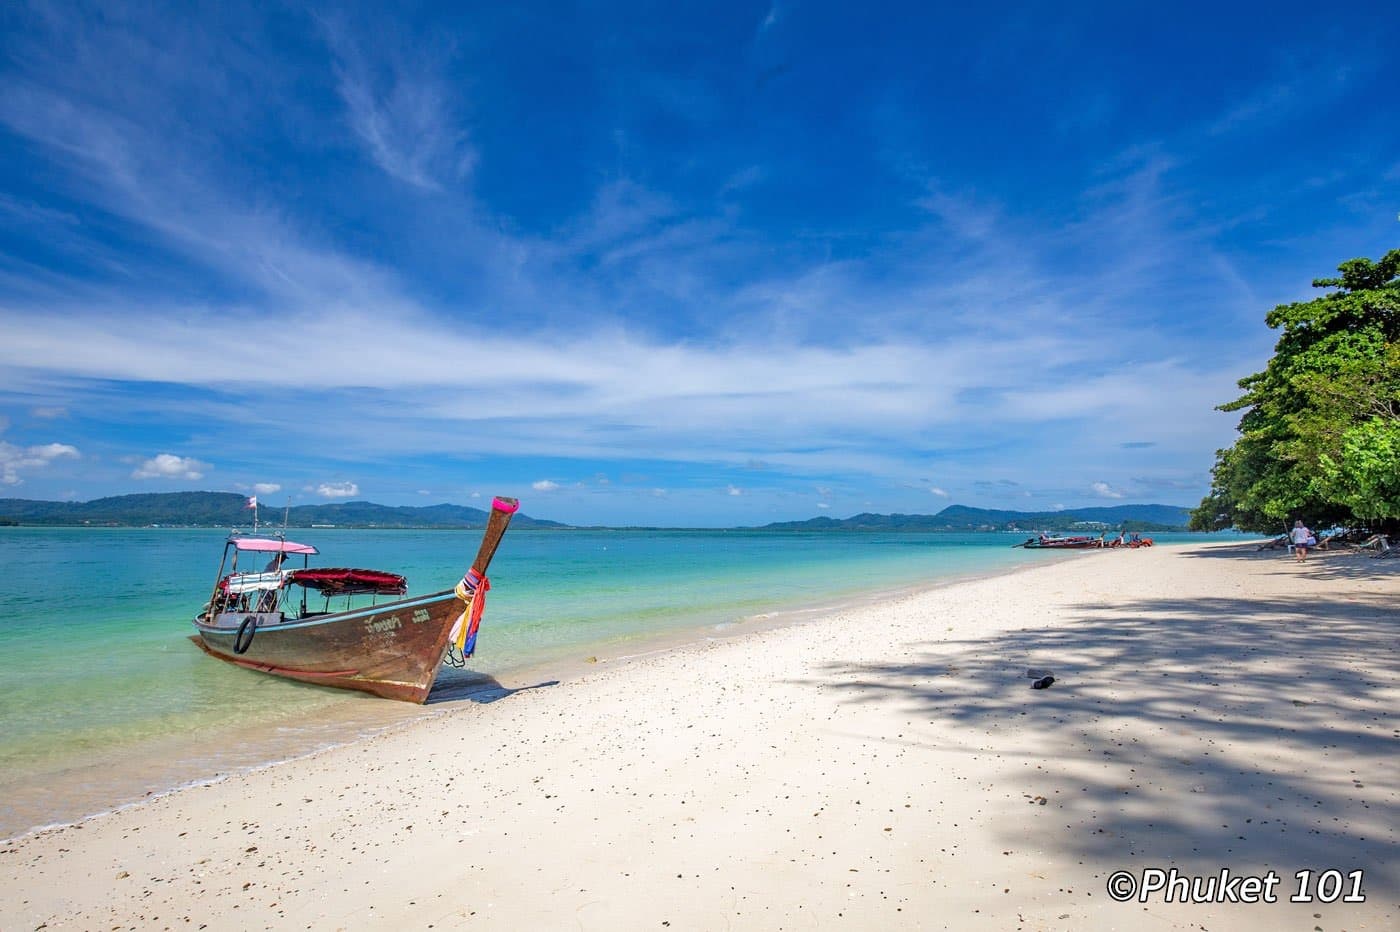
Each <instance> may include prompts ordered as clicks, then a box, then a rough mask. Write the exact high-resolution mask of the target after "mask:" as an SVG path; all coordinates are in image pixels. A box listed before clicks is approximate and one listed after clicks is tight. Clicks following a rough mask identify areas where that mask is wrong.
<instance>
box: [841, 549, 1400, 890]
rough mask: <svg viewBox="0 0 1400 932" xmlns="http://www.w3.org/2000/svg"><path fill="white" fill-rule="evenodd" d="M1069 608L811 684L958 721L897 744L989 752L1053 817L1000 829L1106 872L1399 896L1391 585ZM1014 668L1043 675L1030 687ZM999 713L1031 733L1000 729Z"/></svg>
mask: <svg viewBox="0 0 1400 932" xmlns="http://www.w3.org/2000/svg"><path fill="white" fill-rule="evenodd" d="M1201 555H1202V556H1203V557H1214V555H1213V554H1211V553H1210V552H1209V551H1202V552H1201ZM1275 558H1276V555H1275ZM1310 559H1311V558H1310ZM1360 562H1361V563H1362V564H1372V563H1376V562H1389V561H1371V560H1367V559H1365V558H1361V560H1360ZM1339 565H1340V564H1339ZM1286 569H1288V570H1292V569H1295V567H1294V566H1292V565H1289V566H1287V567H1286ZM1302 569H1304V570H1306V571H1307V572H1313V571H1316V570H1318V569H1319V567H1317V566H1306V567H1303V568H1302ZM1345 569H1346V570H1347V571H1350V570H1351V569H1352V567H1351V565H1350V564H1347V565H1346V566H1345ZM1356 569H1357V571H1358V572H1360V571H1362V570H1363V569H1369V567H1365V568H1363V567H1357V568H1356ZM1328 571H1329V572H1330V571H1331V570H1330V568H1329V570H1328ZM1387 572H1388V570H1387ZM1070 610H1071V613H1072V615H1071V617H1070V618H1069V619H1068V620H1067V621H1066V622H1065V623H1063V624H1061V625H1058V626H1056V627H1053V628H1031V629H1026V630H1019V631H1008V632H1002V633H998V634H994V635H991V636H989V637H988V638H986V639H978V640H962V641H930V642H924V643H916V644H912V645H910V651H909V654H908V658H907V659H906V661H905V662H898V663H859V664H848V663H831V664H828V665H827V666H826V667H824V668H823V669H822V670H821V671H819V672H820V676H819V679H818V680H817V681H816V685H819V686H821V687H823V688H825V689H834V690H836V691H837V692H838V694H840V695H842V698H843V700H844V701H846V702H849V703H893V704H896V706H897V707H898V708H900V709H901V710H902V711H905V712H907V714H908V717H909V718H911V719H915V720H916V721H917V720H918V719H919V718H922V719H923V720H925V721H927V722H929V723H930V724H931V725H935V726H938V725H944V726H948V725H951V726H953V729H954V730H953V735H954V736H955V743H954V742H949V741H948V739H947V738H946V737H940V738H934V737H932V736H933V735H939V736H946V735H948V731H947V729H946V728H938V729H932V730H931V735H930V737H929V738H928V739H927V740H920V739H919V738H918V736H917V733H915V734H913V735H911V734H909V733H907V732H906V734H905V736H904V737H905V740H909V739H911V738H912V739H913V740H914V742H915V743H918V744H920V745H922V746H925V747H938V748H939V749H941V750H960V749H961V750H970V751H971V752H972V753H976V754H978V755H979V756H980V755H983V754H988V755H992V756H996V757H999V758H1001V760H1002V761H1003V762H1004V763H1005V766H1006V769H1007V772H1008V776H1007V784H1008V787H1012V786H1019V787H1021V788H1034V789H1033V792H1034V793H1035V794H1038V795H1042V796H1044V797H1046V798H1047V803H1049V804H1053V806H1054V807H1057V808H1058V809H1059V810H1060V811H1059V812H1055V811H1054V810H1053V809H1051V810H1044V809H1042V810H1039V812H1042V813H1044V814H1045V816H1046V817H1047V818H1028V819H1026V820H1025V822H1024V824H1022V825H1018V826H1009V827H1007V828H1005V829H1004V831H1005V832H1006V833H1007V834H1008V835H1011V834H1012V833H1014V832H1021V833H1022V834H1020V835H1019V836H1018V838H1019V839H1020V840H1026V839H1027V838H1028V837H1034V838H1035V839H1036V840H1038V841H1040V842H1042V843H1043V844H1044V845H1046V846H1047V847H1049V848H1050V849H1052V850H1063V851H1065V852H1066V853H1068V854H1071V855H1074V856H1077V857H1079V858H1081V859H1091V858H1092V859H1094V860H1096V861H1098V862H1100V863H1102V864H1104V865H1106V866H1110V865H1111V866H1116V867H1129V866H1131V865H1132V863H1138V864H1139V865H1153V864H1161V863H1165V862H1171V863H1174V864H1177V865H1181V866H1183V867H1186V866H1190V867H1193V868H1195V869H1197V870H1199V871H1203V872H1210V871H1216V872H1218V871H1219V870H1220V869H1221V868H1222V867H1227V866H1229V867H1231V868H1232V869H1235V870H1237V871H1238V869H1239V868H1241V867H1244V866H1248V865H1254V866H1264V867H1272V868H1273V869H1275V870H1276V871H1277V872H1278V873H1279V874H1280V875H1281V876H1283V877H1284V878H1291V877H1292V875H1293V873H1294V872H1295V871H1297V870H1301V869H1304V868H1310V869H1313V870H1315V871H1316V870H1322V869H1327V868H1338V869H1342V870H1353V869H1356V868H1363V869H1365V871H1366V890H1367V892H1368V894H1369V895H1372V896H1389V897H1391V898H1392V899H1393V898H1394V896H1395V894H1396V892H1397V890H1400V885H1397V878H1396V871H1397V866H1400V858H1397V857H1396V855H1397V853H1400V846H1397V840H1396V832H1397V829H1398V828H1400V806H1397V785H1396V782H1397V776H1398V775H1400V767H1397V766H1396V765H1395V761H1396V760H1397V759H1398V758H1400V754H1397V751H1398V750H1400V741H1397V738H1400V731H1397V718H1396V704H1397V697H1400V672H1397V671H1400V664H1397V662H1396V661H1397V659H1400V656H1398V655H1400V650H1398V649H1397V634H1400V612H1397V609H1396V605H1395V602H1394V597H1393V595H1383V594H1380V593H1375V592H1371V593H1367V592H1364V591H1362V589H1361V588H1360V587H1359V588H1358V589H1357V590H1356V591H1355V592H1354V593H1353V594H1349V595H1348V596H1346V597H1344V598H1332V599H1327V600H1311V601H1306V602H1305V603H1304V604H1298V603H1294V602H1289V601H1281V600H1275V599H1268V598H1248V597H1237V598H1210V599H1148V600H1138V601H1121V602H1109V603H1103V604H1087V603H1085V604H1078V605H1074V606H1071V609H1070ZM1027 668H1043V669H1048V670H1051V671H1053V673H1054V676H1055V677H1056V682H1055V683H1054V684H1053V685H1052V686H1051V687H1050V688H1049V689H1045V690H1032V689H1031V688H1030V682H1031V680H1030V679H1029V678H1028V677H1027V675H1026V674H1027ZM1012 723H1015V724H1016V725H1017V726H1018V727H1020V726H1027V725H1028V726H1029V727H1028V728H1026V730H1024V731H1020V730H1018V731H1017V733H1016V737H1014V738H1013V737H1011V736H1010V735H1008V734H1007V732H1005V731H1003V730H1002V729H1003V728H1006V726H1008V725H1011V724H1012ZM1008 731H1009V729H1008ZM1046 747H1049V748H1051V749H1052V750H1051V751H1050V752H1049V753H1048V754H1047V753H1045V752H1044V749H1045V748H1046ZM1018 768H1020V769H1018ZM1022 784H1024V786H1022ZM1028 795H1029V794H1028ZM1028 802H1029V803H1032V804H1033V803H1034V802H1037V800H1035V799H1034V798H1033V797H1031V798H1029V799H1028ZM1029 811H1030V812H1031V813H1032V814H1036V809H1034V808H1032V809H1030V810H1029ZM1129 859H1132V860H1129ZM1338 861H1341V862H1342V863H1338ZM1125 862H1126V863H1125ZM1290 882H1291V881H1290Z"/></svg>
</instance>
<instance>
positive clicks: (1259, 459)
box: [1191, 249, 1400, 533]
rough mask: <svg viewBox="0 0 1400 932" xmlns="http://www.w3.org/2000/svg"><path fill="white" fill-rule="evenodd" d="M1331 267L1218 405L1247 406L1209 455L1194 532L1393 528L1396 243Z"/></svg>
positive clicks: (1398, 480)
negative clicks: (1211, 463)
mask: <svg viewBox="0 0 1400 932" xmlns="http://www.w3.org/2000/svg"><path fill="white" fill-rule="evenodd" d="M1338 271H1340V272H1341V277H1340V278H1326V279H1319V280H1317V281H1314V282H1313V286H1314V287H1317V288H1328V289H1334V290H1332V291H1330V292H1329V293H1328V294H1326V295H1323V296H1322V297H1320V298H1315V299H1313V300H1312V301H1302V302H1298V303H1295V304H1281V305H1279V306H1278V307H1276V308H1274V309H1273V310H1272V311H1271V312H1270V313H1269V315H1268V316H1267V318H1265V319H1266V321H1267V323H1268V325H1269V326H1270V327H1272V328H1274V329H1282V331H1283V334H1282V336H1280V337H1279V341H1278V344H1277V345H1276V346H1275V347H1274V355H1273V358H1272V359H1270V360H1269V363H1268V366H1266V367H1265V369H1264V371H1263V372H1256V373H1255V374H1254V375H1251V376H1247V377H1246V378H1243V379H1241V380H1240V383H1239V384H1240V388H1241V389H1243V390H1244V394H1243V395H1242V396H1241V397H1240V398H1238V399H1236V400H1235V401H1232V402H1230V403H1229V404H1224V405H1221V406H1220V410H1222V411H1241V410H1242V411H1244V414H1243V415H1242V416H1241V417H1240V424H1239V435H1240V436H1239V439H1238V440H1236V441H1235V444H1234V446H1232V447H1229V448H1228V449H1224V450H1220V451H1218V452H1217V453H1216V460H1215V467H1214V469H1212V471H1211V476H1212V483H1211V491H1210V494H1209V495H1207V496H1206V498H1205V499H1204V500H1203V501H1202V502H1201V504H1200V507H1198V508H1197V509H1196V510H1195V512H1193V513H1192V516H1191V526H1192V528H1194V529H1197V530H1208V529H1212V528H1220V527H1228V526H1231V525H1233V526H1235V527H1238V528H1240V529H1241V530H1246V531H1263V532H1266V533H1269V532H1278V531H1282V530H1283V529H1285V528H1286V527H1287V525H1288V524H1289V523H1290V522H1291V519H1292V518H1295V517H1298V518H1303V519H1305V520H1306V521H1308V522H1310V523H1311V524H1312V525H1313V526H1326V525H1329V524H1332V523H1346V524H1370V525H1374V526H1384V527H1387V528H1388V529H1391V530H1394V529H1396V528H1397V527H1400V249H1393V250H1391V251H1390V252H1388V253H1386V255H1385V256H1384V257H1383V258H1382V259H1380V260H1378V261H1375V262H1373V261H1371V260H1369V259H1352V260H1350V261H1348V262H1343V263H1342V264H1341V265H1340V266H1339V267H1338Z"/></svg>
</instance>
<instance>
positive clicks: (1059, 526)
mask: <svg viewBox="0 0 1400 932" xmlns="http://www.w3.org/2000/svg"><path fill="white" fill-rule="evenodd" d="M1190 520H1191V510H1190V509H1189V508H1180V507H1178V506H1176V505H1113V506H1111V507H1105V508H1071V509H1065V510H1064V511H996V510H992V509H987V508H971V507H968V506H967V505H949V506H948V507H947V508H944V509H943V510H942V511H940V512H939V513H938V514H936V515H900V514H894V515H876V514H859V515H855V516H854V517H851V518H824V517H823V518H812V519H810V520H807V521H779V522H776V523H774V524H768V525H765V526H764V530H773V531H826V530H832V531H1079V532H1087V531H1107V530H1114V531H1116V530H1118V529H1120V528H1121V529H1123V530H1126V531H1184V530H1186V525H1187V522H1189V521H1190Z"/></svg>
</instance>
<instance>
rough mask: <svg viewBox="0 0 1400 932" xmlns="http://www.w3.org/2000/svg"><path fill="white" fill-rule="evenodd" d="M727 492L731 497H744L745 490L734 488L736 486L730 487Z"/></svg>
mask: <svg viewBox="0 0 1400 932" xmlns="http://www.w3.org/2000/svg"><path fill="white" fill-rule="evenodd" d="M725 491H726V492H728V493H729V494H730V495H743V494H744V490H743V489H741V488H739V487H738V486H734V485H731V486H729V487H728V488H727V489H726V490H725Z"/></svg>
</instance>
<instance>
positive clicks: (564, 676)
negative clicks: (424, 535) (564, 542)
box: [0, 545, 1180, 844]
mask: <svg viewBox="0 0 1400 932" xmlns="http://www.w3.org/2000/svg"><path fill="white" fill-rule="evenodd" d="M1168 546H1173V545H1168ZM1174 546H1180V545H1174ZM1098 552H1099V551H1068V552H1065V553H1055V554H1045V555H1043V556H1042V557H1040V558H1039V559H1038V561H1037V562H1036V563H1027V564H1021V565H1017V566H1002V567H996V568H992V569H988V570H985V571H980V572H979V571H972V572H958V573H952V574H949V575H948V576H945V577H938V578H936V579H933V580H931V581H928V582H924V583H918V584H913V585H897V586H889V585H883V586H876V587H873V588H870V589H865V590H857V591H854V592H847V593H844V594H841V595H837V596H831V597H825V598H814V599H806V600H800V601H795V602H792V603H786V604H782V605H780V606H778V607H775V608H770V609H769V610H767V611H764V612H760V613H758V614H755V615H751V616H745V617H743V618H740V619H737V620H734V621H722V622H716V621H715V620H714V619H713V618H710V617H706V618H705V619H704V620H701V621H696V622H694V623H688V624H686V625H684V626H681V627H677V628H672V629H665V630H659V631H651V632H641V633H637V634H633V635H628V636H624V637H613V638H607V639H604V640H602V641H599V642H596V643H592V644H586V645H581V646H575V645H570V646H568V647H567V648H564V649H563V652H562V653H560V655H558V656H555V657H550V658H546V659H543V660H532V661H527V662H525V663H522V664H516V665H509V666H503V667H501V668H499V669H491V670H489V671H480V672H478V671H470V670H469V671H466V672H465V673H463V672H459V671H445V673H446V674H447V675H446V679H447V680H448V682H447V683H443V682H441V678H442V677H441V675H440V682H439V683H438V684H437V685H435V686H434V689H433V691H432V693H430V694H429V697H428V701H427V702H426V703H425V704H424V705H422V706H414V705H411V704H406V703H394V702H392V701H390V700H381V699H376V698H374V697H367V696H361V695H358V694H355V693H350V692H346V691H340V690H335V691H329V690H327V688H326V687H317V686H313V685H306V684H301V683H295V682H293V681H289V680H284V679H278V678H273V679H272V680H270V681H268V680H266V679H265V678H266V676H267V675H266V674H254V673H248V674H246V675H247V676H250V677H256V679H251V680H250V689H257V687H258V685H259V684H262V683H265V682H272V683H275V684H277V685H280V686H283V687H286V686H290V687H292V688H296V689H302V690H308V691H314V692H323V693H326V700H327V702H328V703H330V704H329V705H327V706H324V707H321V708H317V709H315V710H313V711H314V718H313V720H312V723H311V725H310V728H309V730H311V731H313V732H319V733H320V734H319V735H312V736H311V737H305V736H299V737H294V738H288V737H286V736H282V735H280V734H279V733H281V732H284V731H286V730H287V725H286V723H285V722H284V721H283V720H275V721H271V722H259V723H256V724H247V725H242V726H239V727H237V728H235V729H233V730H232V731H230V732H224V733H222V734H220V735H219V736H217V737H209V738H206V739H203V740H201V741H198V742H189V741H186V740H184V739H181V740H180V742H179V747H178V748H175V749H173V751H170V753H164V752H165V751H167V750H169V749H166V748H164V747H163V743H164V742H163V741H162V740H160V739H151V738H148V739H143V740H142V741H140V742H137V743H135V744H134V745H133V746H131V747H128V748H123V749H122V754H121V756H120V759H119V760H118V762H117V768H118V770H119V771H120V770H122V769H123V768H125V771H124V772H123V774H122V777H121V779H122V780H124V781H125V783H126V785H128V786H129V787H130V789H129V790H127V791H125V792H121V793H118V794H114V795H115V798H113V799H112V800H111V801H110V802H107V803H95V804H93V805H91V806H83V805H78V806H76V807H70V809H71V810H72V813H71V814H64V813H59V814H57V817H56V818H53V819H51V820H50V821H47V822H43V823H40V824H34V825H30V826H26V827H14V828H9V827H5V826H2V825H0V844H5V843H7V842H11V841H16V840H20V839H23V838H27V837H31V836H33V835H37V834H41V833H43V832H47V831H52V830H55V829H62V828H67V827H71V826H74V825H79V824H81V823H84V822H86V821H88V820H91V819H97V818H102V817H105V816H107V815H110V814H112V813H114V812H119V811H122V810H125V809H130V808H132V807H139V806H141V805H142V804H143V803H145V802H148V801H150V800H152V799H158V798H161V797H164V796H167V795H169V794H171V793H177V792H179V791H181V790H183V789H187V788H192V787H198V786H202V785H207V784H214V783H220V782H223V781H225V780H228V779H231V778H236V777H238V776H240V775H243V774H248V773H254V772H257V771H259V770H262V769H265V768H267V767H275V766H277V765H279V764H283V763H289V762H294V761H297V760H302V759H306V758H308V757H313V756H315V755H317V754H319V753H321V752H323V751H329V750H334V749H336V748H340V747H345V746H349V745H354V744H356V743H359V742H362V741H365V740H368V739H370V738H372V737H374V736H376V735H378V734H381V733H384V732H391V731H394V730H397V729H400V728H410V727H414V726H415V725H416V724H418V723H420V722H423V721H427V720H431V719H433V718H435V717H436V716H438V715H440V714H444V713H447V712H449V711H451V708H452V706H454V705H457V704H460V703H469V704H480V703H482V702H495V701H498V700H499V699H501V698H504V697H506V696H509V695H511V694H513V693H515V692H518V691H521V690H524V689H534V688H538V686H539V685H541V684H550V685H553V684H557V683H568V682H573V681H575V680H577V679H578V678H580V677H582V676H585V675H587V674H589V673H591V672H595V671H597V670H599V669H604V668H615V667H618V666H623V665H625V664H626V663H628V662H631V661H634V660H637V659H641V658H644V657H648V656H653V655H657V654H665V653H669V652H671V651H675V650H678V649H683V648H685V647H688V646H693V645H699V644H704V643H707V642H711V641H726V640H730V639H733V638H741V637H744V636H746V635H748V634H752V633H756V632H760V631H767V630H773V629H777V628H784V627H789V626H794V625H803V624H806V623H808V622H810V621H812V620H814V619H815V618H816V617H817V616H820V615H821V614H823V613H829V612H842V611H849V610H853V609H857V608H861V607H866V606H869V605H872V604H875V603H879V602H882V601H888V600H892V599H898V598H902V597H906V596H909V595H914V594H918V593H921V592H928V591H933V590H936V589H941V588H946V587H948V586H951V585H956V584H958V583H960V582H969V581H973V580H980V579H992V578H997V577H1001V576H1012V575H1015V574H1017V573H1019V572H1022V571H1025V570H1029V569H1035V568H1036V567H1038V566H1041V565H1044V564H1046V563H1049V562H1052V561H1060V560H1067V559H1072V558H1074V557H1077V556H1084V555H1086V554H1089V553H1098ZM487 620H488V622H489V618H488V619H487ZM588 651H592V652H593V653H592V654H588V653H587V652H588ZM488 659H489V658H488ZM502 679H505V680H508V681H509V682H511V683H513V684H516V685H513V686H505V685H503V684H502V682H501V680H502ZM453 680H455V682H453ZM229 747H233V748H236V749H238V750H237V752H230V751H229V750H228V748H229ZM172 755H173V756H178V757H179V758H182V759H178V760H175V761H173V762H168V758H169V757H170V756H172ZM153 760H154V763H153ZM206 761H208V762H209V763H208V764H205V763H204V762H206ZM151 768H154V770H155V771H156V772H155V773H151V772H149V771H150V769H151ZM111 769H112V763H111V762H110V761H108V762H105V763H96V762H94V763H91V764H85V765H79V766H72V767H67V768H65V769H63V770H60V771H57V772H52V773H48V774H45V777H46V782H45V784H44V786H43V787H42V788H41V789H38V788H34V792H36V793H37V794H39V795H41V796H43V797H45V798H47V797H49V796H50V794H51V793H53V792H55V786H56V791H57V792H58V793H60V794H61V793H63V792H65V791H68V792H73V791H75V790H76V789H77V788H79V787H82V786H86V785H89V784H91V783H92V782H94V781H95V780H96V779H100V778H102V777H103V776H104V775H105V776H110V773H111ZM140 770H146V771H147V772H146V773H144V774H143V773H141V772H139V771H140ZM133 771H138V772H133ZM88 774H92V776H90V777H89V776H87V775H88ZM20 789H22V788H21V787H12V788H11V790H12V791H14V790H20ZM79 810H81V811H79Z"/></svg>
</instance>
